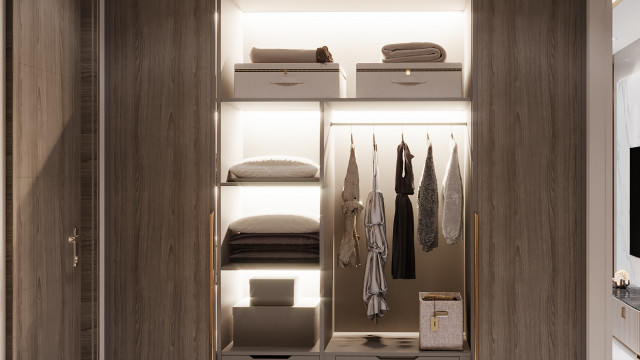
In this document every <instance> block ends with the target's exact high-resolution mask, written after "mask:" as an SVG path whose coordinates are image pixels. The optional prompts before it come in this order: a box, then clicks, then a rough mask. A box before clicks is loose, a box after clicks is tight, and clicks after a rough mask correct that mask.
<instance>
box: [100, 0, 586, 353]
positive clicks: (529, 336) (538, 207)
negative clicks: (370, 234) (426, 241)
mask: <svg viewBox="0 0 640 360" xmlns="http://www.w3.org/2000/svg"><path fill="white" fill-rule="evenodd" d="M363 6H365V7H364V8H363ZM106 19H107V23H106V25H107V39H108V40H107V47H106V50H105V52H106V56H107V65H108V66H107V67H108V70H107V78H108V81H107V95H108V96H107V102H108V106H107V123H106V127H107V128H106V137H107V138H106V144H107V145H106V169H105V172H106V175H105V176H106V209H107V210H106V212H107V217H108V218H107V221H106V233H107V236H106V237H107V239H109V241H108V243H107V244H108V245H107V249H106V254H105V256H106V257H107V259H108V261H107V269H106V278H107V282H106V283H107V289H106V293H107V298H106V299H105V301H106V308H107V318H108V324H107V340H106V341H107V348H108V357H109V358H114V359H118V358H122V359H129V358H131V359H133V358H135V359H175V358H185V359H205V358H207V359H210V358H216V359H222V360H249V359H260V358H270V359H279V358H282V359H284V358H286V359H294V360H322V359H328V360H364V359H371V360H375V359H389V358H393V359H425V360H426V359H440V360H442V359H447V360H453V359H470V358H472V356H473V358H476V359H482V360H486V359H515V358H518V359H522V358H525V359H526V358H530V359H541V358H543V359H582V358H584V357H585V356H584V353H583V349H584V339H585V333H584V330H582V329H584V316H583V314H584V309H585V308H584V291H585V289H584V282H583V281H582V280H581V279H583V276H582V274H584V266H585V265H584V230H583V229H584V226H583V221H584V216H583V212H584V210H583V209H584V206H585V202H584V156H585V154H584V134H585V128H584V94H583V89H584V88H585V80H584V76H583V75H584V63H585V61H584V59H585V55H584V48H585V46H584V45H585V33H584V29H585V24H584V21H585V20H584V19H585V9H584V4H582V2H580V1H578V0H568V1H564V2H556V1H551V0H542V1H524V0H521V1H509V0H488V1H471V0H449V1H437V0H427V1H424V0H398V1H393V2H391V1H385V0H372V1H368V2H366V5H363V2H360V1H344V0H342V1H340V0H326V1H322V2H311V1H290V0H270V1H262V0H214V1H210V0H185V1H170V0H165V1H162V2H160V3H158V2H157V1H150V0H134V1H122V0H118V1H115V2H110V3H109V5H108V7H107V14H106ZM405 41H406V42H410V41H433V42H436V43H440V44H441V45H443V46H444V47H445V49H446V50H447V54H448V58H447V61H449V62H459V63H462V64H463V97H461V98H446V99H437V100H436V99H424V98H420V99H418V98H407V99H366V98H355V94H356V86H357V84H356V83H355V79H356V73H355V69H356V66H355V65H356V63H359V62H362V63H366V62H369V63H375V62H379V61H380V57H381V54H380V48H381V47H382V45H384V44H389V43H397V42H405ZM323 45H326V46H328V47H329V49H330V51H331V52H332V53H333V57H334V61H335V62H337V63H340V65H341V66H342V68H343V69H344V70H345V72H346V76H347V97H346V98H329V99H324V98H323V99H277V100H274V99H237V98H235V97H234V93H233V79H234V65H235V64H236V63H247V62H250V60H249V53H250V51H251V48H252V47H253V46H256V47H262V48H306V49H314V48H317V47H320V46H323ZM472 80H473V81H472ZM352 136H353V139H354V144H355V147H356V156H357V159H358V165H359V173H360V198H361V200H362V201H364V200H365V199H366V196H367V194H368V192H369V191H370V189H371V187H370V186H371V180H372V148H373V139H374V136H375V141H376V143H377V145H378V152H379V161H380V173H381V184H380V190H381V191H382V192H383V194H384V197H385V203H386V208H387V213H386V224H387V239H388V242H389V248H390V250H391V249H392V237H391V228H392V224H393V212H394V204H393V200H394V197H395V196H394V195H395V190H394V176H393V174H394V172H395V159H396V147H397V145H398V144H399V143H400V141H401V139H404V140H405V141H406V142H407V143H408V144H409V146H410V148H411V151H412V153H413V154H414V155H415V158H414V159H413V168H414V175H415V178H416V183H415V185H416V186H417V185H418V181H419V179H420V177H421V173H422V168H423V166H424V163H425V157H426V152H427V145H426V144H427V142H426V140H427V136H429V138H430V139H431V141H432V142H433V146H434V147H433V150H434V160H435V162H436V163H435V166H436V174H437V177H438V182H439V183H441V182H442V177H443V175H444V171H445V167H446V163H447V160H448V157H449V151H450V150H449V147H450V144H451V141H452V140H451V139H452V138H453V139H454V140H455V141H456V142H457V144H458V147H459V149H458V153H459V156H460V166H461V172H462V174H463V175H462V176H463V183H464V189H465V190H464V201H465V209H464V234H465V236H464V239H463V240H462V241H460V242H459V243H458V244H456V245H447V244H446V242H445V241H444V239H443V238H442V237H441V238H440V239H439V247H438V248H437V249H436V250H434V252H430V253H424V252H422V250H421V248H420V247H419V246H417V247H416V270H417V271H416V272H417V279H415V280H394V279H392V278H391V275H390V273H391V259H392V256H391V252H390V254H389V260H388V261H389V262H388V263H387V266H386V269H385V271H386V275H387V282H388V286H389V291H388V293H387V297H386V299H387V302H388V304H389V307H390V311H389V312H388V313H387V314H385V315H384V317H382V318H381V319H380V321H379V322H378V323H373V322H371V321H370V320H368V319H367V318H366V315H365V309H364V306H363V303H362V299H361V298H362V285H363V274H364V269H363V268H364V266H362V267H360V268H356V269H343V268H339V267H338V266H337V262H336V250H337V248H338V246H339V243H340V240H341V236H342V232H343V230H344V220H343V219H344V218H343V214H342V211H341V201H342V200H341V196H340V195H341V190H342V184H343V180H344V177H345V171H346V168H347V160H348V158H349V147H350V144H351V141H350V139H351V137H352ZM276 154H277V155H296V156H303V157H306V158H309V159H311V160H313V161H315V162H317V163H318V164H319V166H320V171H319V178H318V179H316V180H312V181H302V180H300V179H292V180H291V181H288V182H231V181H228V179H227V174H228V171H229V168H230V167H231V166H232V165H234V164H236V163H238V162H240V161H242V160H243V159H245V158H247V157H251V156H260V155H276ZM440 193H441V189H440ZM411 200H412V202H413V204H414V205H415V204H416V199H415V195H413V196H412V197H411ZM282 210H288V211H296V212H311V213H314V214H316V215H318V216H319V217H320V239H321V242H320V243H321V246H320V259H319V262H318V263H317V264H295V263H288V264H247V263H244V264H243V263H240V264H239V263H233V262H232V261H230V259H229V252H228V251H229V249H228V237H229V233H228V228H229V224H230V223H231V222H232V221H234V220H236V219H239V218H241V217H243V216H246V215H250V214H251V213H259V212H277V211H282ZM357 230H358V233H359V234H360V254H361V261H362V263H363V264H364V262H365V260H366V253H367V250H366V245H365V237H364V225H363V216H362V215H360V217H359V218H358V220H357ZM416 245H417V244H416ZM291 274H295V276H297V277H298V280H299V281H298V284H299V285H301V288H300V289H299V291H300V292H301V294H302V296H304V297H309V298H316V299H318V300H319V302H320V308H319V322H318V329H317V330H318V333H319V339H318V341H317V343H316V344H315V345H314V346H312V347H310V348H275V347H240V346H234V344H233V317H232V308H233V306H234V305H235V304H237V303H239V302H240V301H241V300H242V299H243V298H245V297H247V296H248V294H249V289H248V284H249V279H250V278H251V277H254V276H267V277H269V276H273V277H278V276H289V275H291ZM419 291H453V292H460V293H461V294H462V297H463V299H464V310H465V317H464V318H465V321H464V331H465V336H466V341H465V346H464V350H463V351H448V352H445V351H420V350H419V348H418V323H419V316H418V311H419V307H418V292H419ZM273 325H274V327H275V326H277V324H273Z"/></svg>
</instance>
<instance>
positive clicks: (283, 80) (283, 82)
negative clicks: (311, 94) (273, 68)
mask: <svg viewBox="0 0 640 360" xmlns="http://www.w3.org/2000/svg"><path fill="white" fill-rule="evenodd" d="M270 83H271V84H273V85H279V86H294V85H300V84H304V80H299V79H298V78H297V77H295V76H291V75H284V76H281V77H279V78H277V79H275V81H271V82H270Z"/></svg>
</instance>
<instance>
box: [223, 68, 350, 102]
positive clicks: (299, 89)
mask: <svg viewBox="0 0 640 360" xmlns="http://www.w3.org/2000/svg"><path fill="white" fill-rule="evenodd" d="M234 89H235V97H236V98H269V99H277V98H339V97H344V96H345V95H346V80H345V79H344V77H343V76H342V74H341V73H340V72H287V73H286V74H285V73H283V72H236V73H235V78H234Z"/></svg>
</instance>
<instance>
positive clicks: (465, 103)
mask: <svg viewBox="0 0 640 360" xmlns="http://www.w3.org/2000/svg"><path fill="white" fill-rule="evenodd" d="M327 103H329V106H330V107H331V108H333V109H334V110H336V111H398V109H401V110H402V111H465V110H467V109H468V108H469V104H471V99H470V98H438V99H425V98H420V99H418V98H415V99H390V98H384V99H368V98H360V99H349V98H344V99H335V100H327Z"/></svg>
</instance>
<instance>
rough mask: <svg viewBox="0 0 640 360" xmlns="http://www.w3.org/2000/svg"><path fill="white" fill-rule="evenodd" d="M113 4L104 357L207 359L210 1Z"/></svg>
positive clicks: (108, 16) (143, 0) (110, 12)
mask: <svg viewBox="0 0 640 360" xmlns="http://www.w3.org/2000/svg"><path fill="white" fill-rule="evenodd" d="M107 6H108V9H107V13H106V14H105V17H106V27H107V34H106V39H107V40H106V42H107V43H106V51H105V53H106V61H107V68H108V70H107V74H108V77H107V79H106V80H107V85H106V87H107V99H108V102H107V105H106V107H107V116H106V119H107V120H106V129H107V130H106V131H107V133H106V136H107V139H106V198H107V203H106V213H107V224H106V231H107V236H106V238H107V239H108V243H107V254H106V256H107V260H106V263H107V264H108V268H107V271H106V275H107V287H106V294H107V298H106V302H107V314H106V319H107V321H108V322H109V323H108V324H107V334H106V337H107V344H106V347H107V352H108V353H107V358H110V359H154V360H162V359H206V358H209V357H210V350H209V345H210V344H209V316H208V314H209V259H210V258H209V257H210V254H209V213H210V211H211V210H212V198H213V184H212V180H213V179H212V177H211V175H212V173H213V171H212V167H213V164H214V161H213V157H212V152H211V144H212V141H213V136H212V135H213V134H212V133H213V98H214V97H215V96H214V94H213V93H212V89H213V86H212V79H213V66H214V57H213V56H214V52H213V47H212V44H213V43H214V41H213V38H212V37H213V26H214V12H213V3H212V2H211V1H208V0H180V1H176V0H162V1H156V0H153V1H151V0H133V1H131V0H126V1H120V0H118V1H111V2H109V3H108V5H107Z"/></svg>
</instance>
